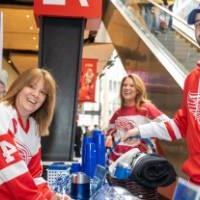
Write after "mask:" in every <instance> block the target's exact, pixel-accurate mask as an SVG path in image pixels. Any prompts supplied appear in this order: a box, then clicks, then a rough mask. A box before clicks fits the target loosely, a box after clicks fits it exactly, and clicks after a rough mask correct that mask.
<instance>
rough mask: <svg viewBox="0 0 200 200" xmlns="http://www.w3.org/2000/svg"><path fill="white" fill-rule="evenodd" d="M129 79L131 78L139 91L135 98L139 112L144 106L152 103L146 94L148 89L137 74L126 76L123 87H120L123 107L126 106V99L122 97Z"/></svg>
mask: <svg viewBox="0 0 200 200" xmlns="http://www.w3.org/2000/svg"><path fill="white" fill-rule="evenodd" d="M127 78H130V79H132V80H133V83H134V86H135V88H136V90H137V95H136V98H135V106H136V109H138V110H139V109H140V107H141V106H142V104H144V103H147V102H150V100H149V99H148V98H147V92H146V87H145V85H144V82H143V80H142V79H141V78H140V77H139V76H138V75H137V74H129V75H128V76H125V77H124V78H123V79H122V82H121V86H120V99H121V106H124V105H125V99H124V97H123V95H122V88H123V85H124V82H125V80H126V79H127Z"/></svg>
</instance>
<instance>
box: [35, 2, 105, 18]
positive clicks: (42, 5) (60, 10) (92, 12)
mask: <svg viewBox="0 0 200 200" xmlns="http://www.w3.org/2000/svg"><path fill="white" fill-rule="evenodd" d="M34 12H35V15H36V16H54V17H59V16H60V17H75V18H80V17H83V18H87V19H94V18H101V15H102V0H34Z"/></svg>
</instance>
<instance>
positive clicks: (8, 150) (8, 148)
mask: <svg viewBox="0 0 200 200" xmlns="http://www.w3.org/2000/svg"><path fill="white" fill-rule="evenodd" d="M0 148H1V149H2V152H3V157H4V158H5V161H6V162H7V163H10V162H12V161H13V160H14V159H15V158H14V156H12V155H13V154H14V153H15V152H17V149H16V147H15V146H14V145H13V144H11V143H9V142H7V141H2V142H0Z"/></svg>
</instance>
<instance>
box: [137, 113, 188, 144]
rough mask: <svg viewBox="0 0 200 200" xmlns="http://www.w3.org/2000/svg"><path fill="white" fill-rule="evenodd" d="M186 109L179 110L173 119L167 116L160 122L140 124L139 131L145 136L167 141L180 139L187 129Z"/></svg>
mask: <svg viewBox="0 0 200 200" xmlns="http://www.w3.org/2000/svg"><path fill="white" fill-rule="evenodd" d="M185 114H186V113H185V112H184V109H180V110H178V112H177V113H176V115H175V117H174V118H173V119H170V118H167V117H166V119H165V120H164V121H162V122H160V123H159V122H158V121H157V120H156V121H155V120H154V121H152V122H150V123H148V124H144V125H140V126H139V127H138V128H139V131H140V135H141V137H143V138H151V137H155V138H159V139H163V140H167V141H173V140H178V139H181V138H183V137H184V131H185V130H186V125H187V123H186V118H185Z"/></svg>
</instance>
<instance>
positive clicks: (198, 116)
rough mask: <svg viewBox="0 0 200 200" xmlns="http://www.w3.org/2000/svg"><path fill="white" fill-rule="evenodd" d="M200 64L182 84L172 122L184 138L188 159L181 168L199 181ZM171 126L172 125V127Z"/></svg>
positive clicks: (194, 179)
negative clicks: (181, 102)
mask: <svg viewBox="0 0 200 200" xmlns="http://www.w3.org/2000/svg"><path fill="white" fill-rule="evenodd" d="M199 96H200V65H199V63H198V64H197V67H196V68H195V69H194V70H193V71H192V72H191V73H190V74H189V75H188V77H187V78H186V81H185V84H184V91H183V105H182V108H181V109H180V110H179V111H178V112H177V113H176V114H175V117H174V122H175V124H176V125H177V128H178V129H179V130H180V132H181V135H182V137H184V138H185V140H186V143H187V148H188V154H189V155H188V159H187V160H186V161H185V162H184V164H183V165H182V170H183V171H184V172H185V173H186V174H187V175H188V176H189V177H190V179H191V180H192V182H195V183H200V97H199ZM172 128H173V127H172Z"/></svg>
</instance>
